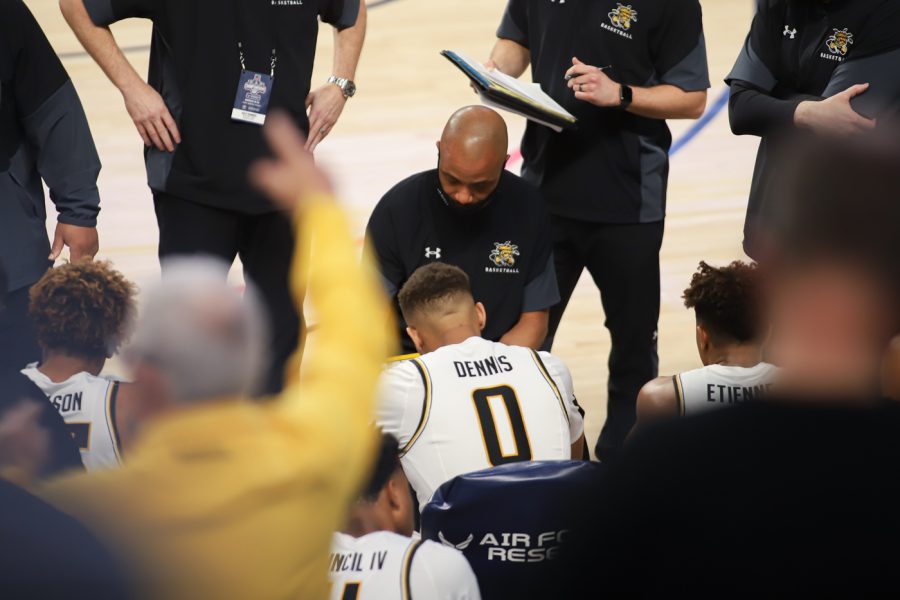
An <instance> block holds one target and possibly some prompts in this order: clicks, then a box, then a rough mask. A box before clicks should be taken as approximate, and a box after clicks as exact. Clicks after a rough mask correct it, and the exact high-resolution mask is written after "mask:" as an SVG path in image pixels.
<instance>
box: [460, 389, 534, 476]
mask: <svg viewBox="0 0 900 600" xmlns="http://www.w3.org/2000/svg"><path fill="white" fill-rule="evenodd" d="M492 398H500V399H501V400H502V401H503V406H504V407H505V408H506V413H507V415H508V416H509V426H510V429H511V430H512V434H513V439H514V440H515V443H516V450H515V452H513V453H510V454H504V453H503V448H502V447H501V445H500V434H499V432H498V431H497V421H496V420H495V419H494V411H493V410H491V399H492ZM472 400H473V402H475V411H476V412H477V413H478V424H479V425H480V426H481V436H482V438H484V448H485V450H486V451H487V457H488V461H490V463H491V465H492V466H494V467H497V466H500V465H505V464H508V463H514V462H524V461H527V460H531V444H530V443H529V441H528V431H527V430H526V429H525V421H524V420H522V409H521V407H520V406H519V398H518V397H517V396H516V392H515V390H514V389H512V388H511V387H509V386H508V385H498V386H496V387H491V388H481V389H477V390H475V391H473V392H472Z"/></svg>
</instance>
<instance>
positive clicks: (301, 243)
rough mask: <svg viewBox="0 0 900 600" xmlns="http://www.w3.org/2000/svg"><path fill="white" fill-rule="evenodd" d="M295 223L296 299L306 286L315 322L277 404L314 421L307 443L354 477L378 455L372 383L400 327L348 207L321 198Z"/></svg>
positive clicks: (305, 423)
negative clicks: (355, 234) (360, 247)
mask: <svg viewBox="0 0 900 600" xmlns="http://www.w3.org/2000/svg"><path fill="white" fill-rule="evenodd" d="M296 223H297V227H296V229H297V239H298V242H297V249H296V251H295V254H294V263H293V268H292V273H291V286H292V289H293V292H294V297H295V298H296V299H297V303H298V305H300V304H302V298H303V295H304V291H306V292H307V293H308V294H309V297H310V300H311V301H312V304H313V306H314V308H315V312H316V316H317V318H318V325H317V327H316V330H315V332H314V334H313V338H312V342H311V344H310V351H309V352H308V353H307V354H306V356H305V358H304V361H305V362H304V365H303V369H302V375H301V376H300V377H299V378H297V377H296V376H295V374H296V373H297V372H298V363H299V361H298V360H297V358H298V357H299V351H298V354H297V356H296V357H295V358H294V359H293V360H292V361H291V363H289V371H288V372H289V373H290V374H291V375H290V376H289V377H288V385H287V387H286V388H285V391H284V392H283V393H282V396H281V399H280V402H279V409H278V410H279V414H280V415H281V416H282V417H283V418H285V419H286V420H288V421H291V422H293V424H295V425H300V426H302V429H303V431H304V432H307V433H308V432H309V431H310V430H311V429H314V430H315V431H316V435H315V438H316V439H317V440H318V441H317V444H316V447H315V448H310V447H309V442H310V441H311V440H309V439H307V440H306V444H304V445H305V446H306V451H307V452H308V451H310V450H312V451H313V452H314V453H315V454H316V455H318V456H322V455H323V454H325V455H326V456H327V455H328V454H329V453H331V454H332V456H330V458H332V459H337V461H338V463H337V464H338V465H339V469H338V470H339V471H343V472H344V473H345V475H347V476H349V479H350V480H352V484H353V485H357V484H358V479H359V477H361V476H362V475H363V472H364V471H365V469H366V468H367V467H368V464H369V459H372V458H374V457H373V456H372V452H371V451H372V448H373V445H372V436H371V432H370V429H371V423H372V421H373V413H374V401H375V390H376V386H377V384H378V378H379V376H380V374H381V369H382V366H383V364H384V362H385V359H386V357H387V356H388V354H389V352H390V350H392V349H393V348H394V347H395V346H396V339H395V336H396V333H395V329H396V328H395V327H394V326H393V323H392V319H391V316H390V315H391V312H390V309H389V305H388V302H387V298H386V297H385V295H384V291H383V288H382V287H381V283H380V280H379V279H378V276H377V272H376V270H375V269H374V268H373V267H372V264H371V261H370V260H368V259H367V258H365V257H364V259H363V262H362V264H361V263H360V259H359V254H358V252H357V250H356V244H355V243H354V240H353V238H352V236H351V233H350V227H349V224H348V222H347V218H346V216H345V215H344V212H343V211H342V210H341V209H339V208H338V207H337V206H335V205H334V204H333V203H332V202H331V201H330V199H326V198H321V199H318V201H314V202H313V203H312V204H311V205H310V206H309V208H307V209H306V210H305V211H303V212H302V213H301V214H300V215H299V216H298V217H297V221H296ZM304 283H305V285H304ZM298 441H299V442H300V443H303V442H302V441H300V440H298ZM329 462H331V461H330V460H328V458H324V460H323V463H329Z"/></svg>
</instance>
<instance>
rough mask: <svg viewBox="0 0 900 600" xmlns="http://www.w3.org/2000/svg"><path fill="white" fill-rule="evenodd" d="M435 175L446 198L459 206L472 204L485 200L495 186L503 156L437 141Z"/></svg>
mask: <svg viewBox="0 0 900 600" xmlns="http://www.w3.org/2000/svg"><path fill="white" fill-rule="evenodd" d="M437 148H438V178H439V180H440V184H441V191H442V192H443V193H444V195H445V196H446V197H447V198H446V199H447V200H450V201H452V202H455V203H456V204H457V205H459V206H465V207H467V208H468V207H475V206H477V205H480V204H481V203H483V202H485V201H486V200H487V199H488V198H489V197H490V195H491V194H493V193H494V190H496V189H497V185H499V183H500V176H501V175H502V174H503V169H504V166H505V165H506V158H507V156H506V155H503V154H500V155H498V154H497V153H496V152H493V151H491V150H490V149H488V148H485V151H484V152H480V153H477V154H473V153H472V152H471V151H467V150H464V149H461V148H457V147H456V144H447V143H444V144H441V142H438V143H437Z"/></svg>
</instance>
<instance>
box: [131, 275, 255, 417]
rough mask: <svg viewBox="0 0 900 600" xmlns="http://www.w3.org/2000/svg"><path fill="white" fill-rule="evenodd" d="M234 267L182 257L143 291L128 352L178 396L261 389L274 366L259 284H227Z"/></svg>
mask: <svg viewBox="0 0 900 600" xmlns="http://www.w3.org/2000/svg"><path fill="white" fill-rule="evenodd" d="M228 267H229V266H228V265H227V264H225V263H224V262H222V261H220V260H217V259H213V258H209V257H205V258H199V257H191V258H178V259H172V260H170V261H168V262H167V263H166V264H165V265H164V268H163V279H162V281H161V282H160V283H159V284H158V285H156V286H154V287H152V288H150V289H149V290H148V291H147V293H146V295H145V302H144V310H143V315H142V318H141V319H140V321H139V323H138V328H137V332H136V333H135V339H134V343H133V344H132V346H131V347H130V348H129V352H128V356H129V359H130V361H131V362H132V363H135V364H138V365H140V364H146V365H150V366H152V368H153V369H154V370H155V372H157V373H159V374H160V376H161V378H162V379H163V380H164V381H165V384H166V385H167V387H168V390H169V392H170V393H171V395H172V396H173V397H174V399H175V400H176V401H181V402H187V401H193V400H207V399H216V398H222V397H226V396H235V395H241V394H246V393H251V392H254V391H255V390H256V387H257V385H258V383H259V382H260V381H261V377H262V374H263V372H264V370H265V368H266V367H267V364H268V355H267V351H266V348H267V347H268V330H267V326H266V319H265V312H264V308H263V306H262V303H261V301H260V299H259V297H258V294H257V293H256V292H255V289H254V288H253V287H252V286H250V285H247V287H246V289H245V290H244V293H243V294H242V293H241V292H240V291H239V290H237V289H235V288H234V286H232V285H229V284H228V282H227V280H226V277H227V274H228Z"/></svg>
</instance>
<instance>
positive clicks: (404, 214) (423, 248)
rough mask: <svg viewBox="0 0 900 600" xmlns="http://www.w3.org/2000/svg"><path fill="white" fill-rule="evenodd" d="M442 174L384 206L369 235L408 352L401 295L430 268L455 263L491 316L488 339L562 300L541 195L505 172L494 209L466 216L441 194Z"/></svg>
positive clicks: (399, 192) (425, 176) (390, 196)
mask: <svg viewBox="0 0 900 600" xmlns="http://www.w3.org/2000/svg"><path fill="white" fill-rule="evenodd" d="M438 186H439V182H438V174H437V170H436V169H432V170H430V171H425V172H424V173H419V174H417V175H413V176H412V177H410V178H408V179H406V180H404V181H401V182H400V183H398V184H397V185H396V186H394V187H393V188H392V189H391V190H390V191H389V192H388V193H387V194H385V195H384V197H383V198H382V199H381V200H380V201H379V202H378V205H377V206H376V207H375V210H374V211H373V212H372V216H371V217H370V219H369V225H368V227H367V230H366V237H367V238H368V241H369V244H370V247H371V248H372V249H373V250H374V252H375V256H376V259H377V260H378V263H379V267H380V270H381V274H382V277H383V279H384V284H385V288H386V290H387V292H388V294H389V295H390V297H391V299H392V300H393V304H394V307H395V309H396V312H397V317H398V322H399V323H400V327H401V331H400V334H401V339H402V341H403V349H404V351H406V352H415V346H414V345H413V343H412V340H410V339H409V336H408V335H407V334H406V325H405V323H404V322H403V318H402V316H401V315H400V307H399V305H398V304H397V301H396V300H397V293H398V292H399V291H400V288H401V287H402V286H403V284H404V283H406V280H407V279H408V278H409V276H410V275H412V273H413V271H415V270H416V269H417V268H419V267H421V266H422V265H425V264H428V263H430V262H444V263H448V264H451V265H456V266H458V267H460V268H461V269H462V270H463V271H465V272H466V273H467V274H468V275H469V278H470V279H471V283H472V292H473V294H474V296H475V299H476V300H477V301H479V302H482V303H483V304H484V306H485V309H486V311H487V325H486V326H485V329H484V332H483V336H484V337H485V338H486V339H489V340H493V341H498V340H499V339H500V338H501V337H503V335H504V334H505V333H506V332H507V331H509V330H510V329H512V327H513V326H514V325H515V324H516V323H517V322H518V321H519V318H520V316H521V315H522V313H523V312H532V311H538V310H544V309H547V308H550V307H551V306H553V305H554V304H556V303H557V302H559V291H558V289H557V286H556V271H555V269H554V267H553V255H552V253H551V242H550V235H549V232H548V229H547V221H546V212H545V209H544V206H543V202H542V200H541V195H540V192H539V191H538V190H537V189H536V188H535V187H534V186H532V185H530V184H528V183H526V182H525V181H523V180H522V179H520V178H519V177H516V176H515V175H513V174H512V173H510V172H508V171H504V172H503V175H502V176H501V178H500V183H499V184H498V186H497V190H496V191H495V192H494V194H493V195H492V199H491V200H490V204H488V205H487V206H486V207H485V208H484V209H482V210H481V211H478V212H476V213H473V214H459V213H458V212H456V211H454V210H452V209H451V208H449V207H448V206H447V205H446V204H445V203H444V201H443V200H442V199H441V197H440V195H439V194H438Z"/></svg>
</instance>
